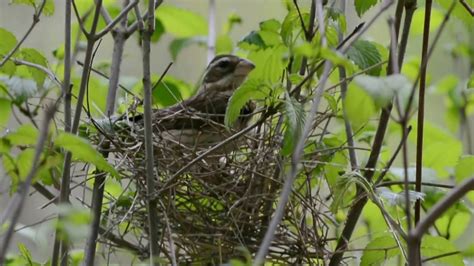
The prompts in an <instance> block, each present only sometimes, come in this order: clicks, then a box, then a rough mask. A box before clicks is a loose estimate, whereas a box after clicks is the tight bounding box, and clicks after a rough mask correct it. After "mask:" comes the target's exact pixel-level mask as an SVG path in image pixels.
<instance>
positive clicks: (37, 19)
mask: <svg viewBox="0 0 474 266" xmlns="http://www.w3.org/2000/svg"><path fill="white" fill-rule="evenodd" d="M45 4H46V0H43V2H41V5H40V6H39V8H38V10H35V14H34V15H33V22H32V23H31V25H30V27H29V28H28V30H27V31H26V33H25V35H23V37H22V38H21V39H20V41H19V42H18V43H17V44H16V45H15V47H13V49H11V50H10V52H8V54H6V55H5V56H3V59H2V61H0V67H2V66H3V65H4V64H5V63H6V62H7V61H8V60H9V59H10V58H11V57H12V56H13V55H14V54H15V53H16V51H18V49H20V47H21V45H22V44H23V43H24V42H25V40H26V38H28V36H29V35H30V33H31V32H32V31H33V29H34V28H35V26H36V24H38V22H40V17H41V13H43V8H44V5H45Z"/></svg>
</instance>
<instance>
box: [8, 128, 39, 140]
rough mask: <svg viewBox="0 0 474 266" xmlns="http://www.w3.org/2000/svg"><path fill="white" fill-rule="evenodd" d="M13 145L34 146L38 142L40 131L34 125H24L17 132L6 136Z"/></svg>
mask: <svg viewBox="0 0 474 266" xmlns="http://www.w3.org/2000/svg"><path fill="white" fill-rule="evenodd" d="M5 139H7V140H8V141H10V143H11V144H12V145H34V144H36V141H37V140H38V129H36V128H35V127H34V126H33V125H32V124H23V125H21V126H20V127H19V128H18V129H17V130H15V132H12V133H10V134H8V135H6V136H5Z"/></svg>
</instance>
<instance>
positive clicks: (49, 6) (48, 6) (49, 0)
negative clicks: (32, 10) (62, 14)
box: [43, 0, 54, 16]
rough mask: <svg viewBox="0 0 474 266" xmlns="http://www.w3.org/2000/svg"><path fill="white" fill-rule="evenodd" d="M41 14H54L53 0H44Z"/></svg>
mask: <svg viewBox="0 0 474 266" xmlns="http://www.w3.org/2000/svg"><path fill="white" fill-rule="evenodd" d="M43 14H44V15H45V16H52V15H54V0H46V3H45V4H44V7H43Z"/></svg>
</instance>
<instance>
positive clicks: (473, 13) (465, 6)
mask: <svg viewBox="0 0 474 266" xmlns="http://www.w3.org/2000/svg"><path fill="white" fill-rule="evenodd" d="M459 2H461V4H462V5H463V7H464V8H465V9H466V10H467V12H469V14H471V16H474V8H472V7H471V6H470V5H469V4H468V3H466V0H459Z"/></svg>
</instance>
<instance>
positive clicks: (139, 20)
mask: <svg viewBox="0 0 474 266" xmlns="http://www.w3.org/2000/svg"><path fill="white" fill-rule="evenodd" d="M154 2H155V9H157V8H158V7H159V6H160V5H161V4H162V3H163V0H155V1H154ZM137 10H138V8H137V9H135V11H137ZM136 13H137V12H136ZM149 13H154V11H153V12H149V11H147V12H146V13H145V14H144V15H143V17H139V18H137V20H136V21H135V22H134V23H133V24H132V25H130V27H128V29H127V35H131V34H133V33H134V32H135V31H136V30H137V29H138V30H140V24H143V21H144V20H145V19H148V14H149ZM137 14H139V12H138V13H137ZM153 16H154V14H153Z"/></svg>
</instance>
